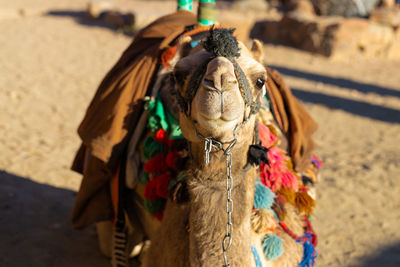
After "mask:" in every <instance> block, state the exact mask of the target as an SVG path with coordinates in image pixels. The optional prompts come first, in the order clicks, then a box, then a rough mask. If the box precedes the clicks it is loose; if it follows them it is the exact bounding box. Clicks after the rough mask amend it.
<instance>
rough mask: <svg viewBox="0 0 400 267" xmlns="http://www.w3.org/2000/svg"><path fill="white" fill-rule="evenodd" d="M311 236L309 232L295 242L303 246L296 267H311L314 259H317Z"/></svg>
mask: <svg viewBox="0 0 400 267" xmlns="http://www.w3.org/2000/svg"><path fill="white" fill-rule="evenodd" d="M311 239H312V235H311V233H310V232H306V233H305V234H304V235H303V236H302V237H300V238H299V239H298V240H297V241H296V242H297V243H302V244H303V258H302V259H301V262H300V263H299V265H298V267H311V266H314V264H315V259H316V258H317V256H318V254H317V250H316V249H315V247H314V246H313V245H312V243H311Z"/></svg>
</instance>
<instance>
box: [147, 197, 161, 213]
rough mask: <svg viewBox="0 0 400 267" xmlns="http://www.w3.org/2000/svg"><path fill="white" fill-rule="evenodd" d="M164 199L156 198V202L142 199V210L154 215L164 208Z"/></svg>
mask: <svg viewBox="0 0 400 267" xmlns="http://www.w3.org/2000/svg"><path fill="white" fill-rule="evenodd" d="M165 202H166V200H165V199H162V198H158V199H156V200H150V199H144V203H143V204H144V208H145V209H146V210H148V211H149V212H150V213H156V212H157V211H160V210H162V209H164V206H165Z"/></svg>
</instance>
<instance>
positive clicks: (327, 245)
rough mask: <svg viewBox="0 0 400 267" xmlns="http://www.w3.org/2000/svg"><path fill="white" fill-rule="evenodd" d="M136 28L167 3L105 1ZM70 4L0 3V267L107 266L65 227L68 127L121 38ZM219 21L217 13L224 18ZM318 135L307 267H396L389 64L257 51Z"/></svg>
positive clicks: (75, 1)
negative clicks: (132, 17) (313, 256)
mask: <svg viewBox="0 0 400 267" xmlns="http://www.w3.org/2000/svg"><path fill="white" fill-rule="evenodd" d="M112 2H113V3H115V5H116V6H119V7H121V8H126V9H130V10H133V11H134V12H135V13H137V14H138V17H137V18H138V23H139V25H141V26H143V25H144V24H145V23H147V22H149V21H151V20H153V19H154V18H156V17H158V16H161V15H164V14H166V13H170V12H173V11H174V9H175V3H174V2H165V1H162V2H157V1H149V2H146V1H133V0H131V1H129V0H118V1H117V0H116V1H112ZM85 8H86V3H85V2H84V1H80V0H60V1H50V0H39V1H28V0H14V1H6V0H0V266H43V267H47V266H60V267H63V266H75V267H81V266H98V267H100V266H109V260H108V259H107V258H105V257H103V256H102V255H101V254H100V252H99V250H98V248H97V243H96V242H97V241H96V235H95V231H94V228H93V227H89V228H88V229H85V230H80V231H77V230H73V229H72V227H71V226H70V224H69V213H70V211H71V208H72V205H73V201H74V197H75V195H76V191H77V190H78V189H79V185H80V181H81V176H80V175H78V174H76V173H74V172H72V171H71V170H70V165H71V161H72V158H73V156H74V153H75V151H76V149H77V148H78V146H79V144H80V140H79V138H78V135H77V133H76V129H77V126H78V124H79V122H80V121H81V119H82V118H83V115H84V113H85V110H86V107H87V105H88V104H89V101H90V100H91V98H92V96H93V94H94V92H95V90H96V88H97V86H98V84H99V83H100V81H101V79H102V78H103V76H104V75H105V74H106V72H107V71H108V70H109V69H110V68H111V67H112V66H113V64H114V63H115V62H116V61H117V60H118V58H119V56H120V55H121V53H122V52H123V50H124V49H125V48H126V47H127V46H128V45H129V43H130V42H131V40H132V37H129V36H126V35H124V34H122V33H120V32H118V31H115V30H112V29H110V28H108V27H105V25H102V24H101V23H96V22H93V21H89V20H87V19H85V17H84V10H85ZM225 12H227V11H225ZM265 60H266V63H267V64H269V65H270V66H272V67H274V68H277V69H278V70H279V71H281V73H282V74H283V75H284V77H285V79H286V81H287V83H288V84H289V85H290V86H291V87H292V89H293V92H294V94H295V95H296V96H297V97H298V98H299V99H300V100H301V101H303V103H304V105H305V106H306V108H307V109H308V111H309V112H310V113H311V114H312V116H313V117H314V118H315V120H316V121H317V122H318V124H319V129H318V132H317V133H316V134H315V141H316V142H317V144H318V150H317V154H318V155H319V156H320V157H321V158H322V159H323V161H324V166H323V169H322V177H321V180H320V181H319V184H318V186H317V190H318V199H317V208H316V211H315V215H314V217H313V224H314V226H315V228H316V232H317V233H318V237H319V244H318V247H317V250H318V253H319V256H318V265H319V266H333V267H336V266H338V267H350V266H360V267H361V266H362V267H364V266H389V267H390V266H400V231H399V228H400V180H399V178H400V177H399V173H400V62H389V61H384V60H377V59H374V60H371V59H370V60H365V59H362V58H352V59H349V60H348V61H346V62H343V61H342V62H333V61H331V60H329V59H326V58H324V57H322V56H317V55H312V54H310V53H305V52H302V51H299V50H296V49H293V48H287V47H282V46H273V45H266V46H265Z"/></svg>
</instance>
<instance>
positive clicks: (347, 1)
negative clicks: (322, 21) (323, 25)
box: [314, 0, 379, 17]
mask: <svg viewBox="0 0 400 267" xmlns="http://www.w3.org/2000/svg"><path fill="white" fill-rule="evenodd" d="M378 2H379V0H315V1H314V4H315V8H316V10H317V13H318V14H319V15H323V16H343V17H355V16H366V15H367V14H368V13H369V12H370V11H371V10H372V9H373V8H374V7H375V6H376V5H377V4H378Z"/></svg>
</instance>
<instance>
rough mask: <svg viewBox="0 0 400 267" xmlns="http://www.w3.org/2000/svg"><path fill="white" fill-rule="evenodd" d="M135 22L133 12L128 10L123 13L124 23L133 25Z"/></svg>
mask: <svg viewBox="0 0 400 267" xmlns="http://www.w3.org/2000/svg"><path fill="white" fill-rule="evenodd" d="M135 22H136V17H135V14H133V13H132V12H128V13H126V14H125V16H124V24H125V25H127V26H133V25H135Z"/></svg>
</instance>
